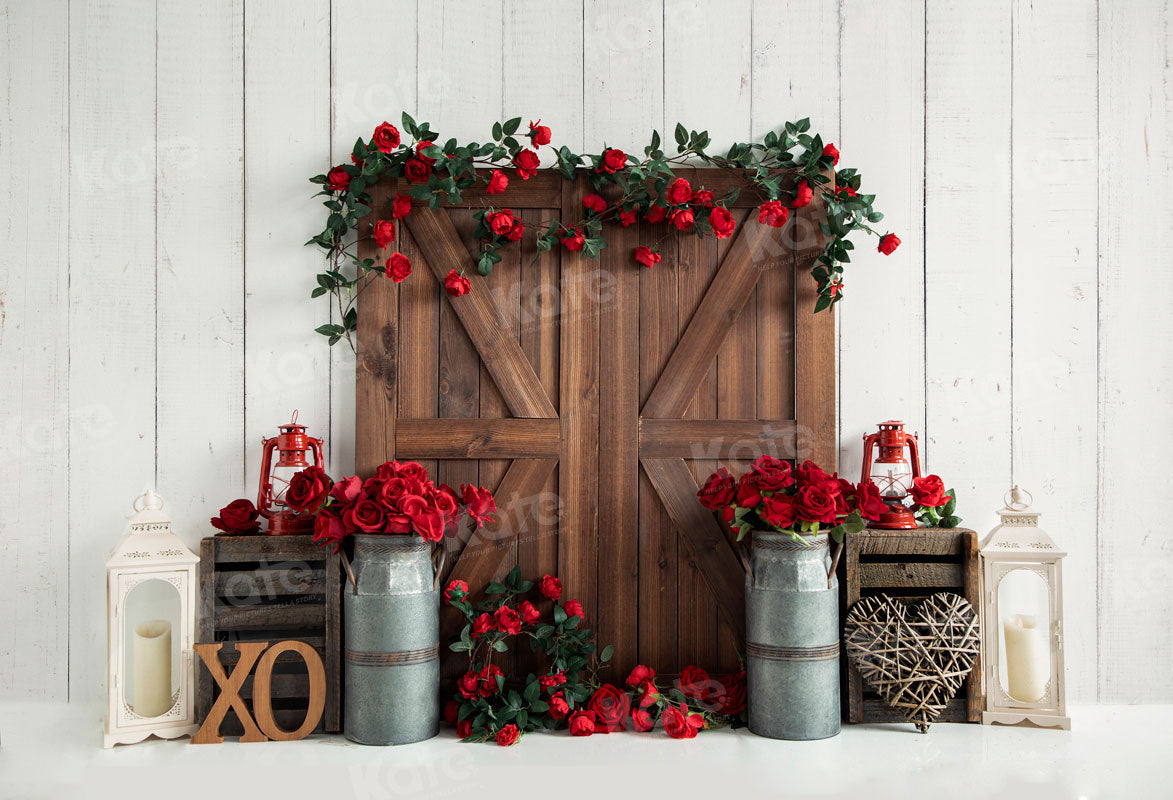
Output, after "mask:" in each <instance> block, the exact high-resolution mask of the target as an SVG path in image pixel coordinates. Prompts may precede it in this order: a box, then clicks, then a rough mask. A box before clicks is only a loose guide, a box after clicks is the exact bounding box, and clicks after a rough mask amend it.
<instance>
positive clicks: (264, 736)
mask: <svg viewBox="0 0 1173 800" xmlns="http://www.w3.org/2000/svg"><path fill="white" fill-rule="evenodd" d="M221 647H223V644H222V643H219V642H217V643H216V644H197V645H196V646H195V651H196V652H197V653H199V656H200V659H201V660H202V661H203V662H204V666H206V667H207V668H208V671H209V672H210V673H211V674H212V679H213V680H215V681H216V685H217V686H219V687H220V696H219V697H217V698H216V702H215V703H214V704H213V705H212V708H211V710H209V711H208V716H207V717H206V718H205V719H204V722H203V725H201V726H200V729H199V731H197V732H196V735H195V736H193V737H192V739H191V743H192V744H220V743H222V742H223V741H224V737H223V736H221V735H220V725H221V724H222V723H223V722H224V717H225V716H226V715H227V714H228V710H229V709H232V710H233V711H235V712H236V716H237V718H238V719H239V720H240V724H241V725H242V726H243V728H244V733H243V735H242V736H241V737H240V741H242V742H267V741H269V740H270V739H274V740H276V741H280V742H287V741H292V740H294V739H303V738H305V737H306V736H307V735H309V733H310V731H312V730H313V729H314V728H316V727H317V726H318V722H319V721H320V720H321V719H322V711H323V709H324V708H325V707H326V668H325V666H324V665H323V664H322V657H321V656H319V655H318V653H317V651H316V650H314V648H312V647H310V645H308V644H306V643H305V642H298V641H292V640H291V641H285V642H278V643H277V644H275V645H273V646H272V647H269V643H268V642H236V649H237V651H238V652H239V653H240V660H239V661H237V662H236V665H235V666H234V667H233V669H232V673H231V674H227V673H225V672H224V665H223V664H221V663H220V648H221ZM287 652H294V653H297V654H298V655H300V656H301V658H302V660H303V661H305V665H306V670H307V671H308V672H309V708H308V709H306V715H305V719H304V720H303V721H302V723H301V726H300V727H299V728H297V730H293V731H287V730H285V729H283V728H282V727H281V726H280V725H278V724H277V720H276V719H275V718H274V716H273V698H272V693H271V690H272V680H273V665H274V664H276V663H277V658H278V656H280V655H281V654H282V653H287ZM258 659H259V660H258ZM254 664H255V665H256V670H255V672H254V670H253V665H254ZM250 673H253V691H252V695H253V696H252V701H253V702H252V706H253V711H252V713H250V712H249V708H248V706H247V705H246V704H245V702H244V698H243V697H241V695H240V692H241V689H242V688H243V687H244V682H245V679H247V678H248V676H249V674H250ZM253 713H255V714H256V719H255V720H254V719H253Z"/></svg>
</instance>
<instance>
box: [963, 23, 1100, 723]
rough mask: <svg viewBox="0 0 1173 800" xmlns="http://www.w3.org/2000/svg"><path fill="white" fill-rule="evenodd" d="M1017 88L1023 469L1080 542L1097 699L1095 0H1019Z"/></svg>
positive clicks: (1017, 459) (1077, 629)
mask: <svg viewBox="0 0 1173 800" xmlns="http://www.w3.org/2000/svg"><path fill="white" fill-rule="evenodd" d="M1040 43H1045V46H1042V47H1040V46H1038V45H1039V44H1040ZM1013 95H1014V106H1013V109H1012V114H1013V121H1014V129H1013V140H1012V143H1011V144H1012V153H1013V179H1014V183H1013V206H1012V208H1013V222H1012V225H1013V240H1012V241H1013V246H1014V252H1013V262H1012V263H1013V275H1012V278H1013V289H1014V294H1013V297H1012V300H1011V302H1012V305H1013V311H1014V320H1013V324H1014V339H1013V346H1014V352H1013V370H1014V373H1013V378H1014V431H1013V452H1014V463H1013V467H1014V481H1015V482H1016V483H1018V484H1019V485H1021V486H1023V487H1026V488H1027V489H1029V490H1030V491H1031V492H1033V493H1034V497H1035V503H1036V505H1037V507H1038V508H1039V510H1040V511H1042V512H1043V513H1044V515H1045V516H1044V517H1043V523H1044V527H1045V528H1046V529H1047V530H1049V531H1052V532H1053V533H1054V534H1055V535H1056V536H1057V537H1058V539H1059V541H1060V543H1061V544H1062V545H1063V546H1064V547H1066V548H1067V550H1068V552H1069V553H1070V554H1071V555H1070V556H1069V557H1068V559H1067V561H1066V562H1065V563H1066V566H1065V570H1066V579H1067V585H1068V586H1070V587H1074V588H1075V591H1069V592H1067V593H1066V595H1065V603H1066V607H1067V608H1066V610H1067V618H1068V625H1067V629H1066V631H1065V637H1064V641H1065V644H1066V651H1067V679H1068V700H1069V701H1071V702H1088V701H1094V700H1095V696H1096V653H1095V647H1096V627H1095V621H1096V596H1095V592H1093V591H1090V589H1091V587H1093V586H1094V585H1095V580H1096V546H1095V545H1096V483H1097V481H1096V476H1095V472H1094V470H1093V469H1091V468H1090V467H1091V465H1093V464H1094V463H1095V459H1096V180H1097V173H1096V2H1095V0H1080V2H1069V3H1065V4H1063V5H1061V6H1060V5H1058V4H1054V3H1036V4H1029V3H1018V4H1015V6H1014V92H1013ZM991 499H992V500H994V501H995V505H996V498H991ZM985 505H989V503H988V502H987V503H986V504H985ZM983 510H986V509H984V508H983Z"/></svg>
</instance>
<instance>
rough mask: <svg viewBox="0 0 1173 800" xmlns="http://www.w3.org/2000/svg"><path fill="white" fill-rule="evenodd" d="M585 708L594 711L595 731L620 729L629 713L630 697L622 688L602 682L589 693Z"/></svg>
mask: <svg viewBox="0 0 1173 800" xmlns="http://www.w3.org/2000/svg"><path fill="white" fill-rule="evenodd" d="M587 708H588V709H590V710H591V711H593V712H595V732H596V733H611V732H612V731H621V730H623V729H624V727H623V726H624V722H625V721H626V720H627V715H628V714H629V713H631V698H629V697H628V696H627V692H624V691H623V690H622V689H619V688H618V687H616V686H612V685H611V684H609V683H604V684H603V685H602V686H600V687H599V688H598V689H596V690H595V693H594V694H593V695H591V699H590V700H589V701H588V702H587Z"/></svg>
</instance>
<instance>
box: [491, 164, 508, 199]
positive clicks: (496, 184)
mask: <svg viewBox="0 0 1173 800" xmlns="http://www.w3.org/2000/svg"><path fill="white" fill-rule="evenodd" d="M508 188H509V176H508V175H506V174H505V173H504V172H502V171H501V170H499V169H495V170H493V174H492V175H490V176H489V188H488V190H487V191H488V193H489V194H501V193H502V192H504V191H505V190H506V189H508Z"/></svg>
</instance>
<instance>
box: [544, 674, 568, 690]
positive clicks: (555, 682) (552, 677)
mask: <svg viewBox="0 0 1173 800" xmlns="http://www.w3.org/2000/svg"><path fill="white" fill-rule="evenodd" d="M564 683H566V673H565V672H552V673H550V674H549V675H539V676H538V685H539V686H541V687H542V688H543V689H545V690H546V691H550V690H551V689H553V688H554V687H555V686H561V685H563V684H564Z"/></svg>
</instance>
